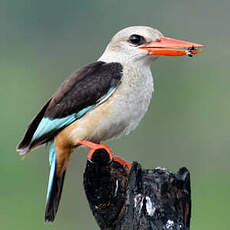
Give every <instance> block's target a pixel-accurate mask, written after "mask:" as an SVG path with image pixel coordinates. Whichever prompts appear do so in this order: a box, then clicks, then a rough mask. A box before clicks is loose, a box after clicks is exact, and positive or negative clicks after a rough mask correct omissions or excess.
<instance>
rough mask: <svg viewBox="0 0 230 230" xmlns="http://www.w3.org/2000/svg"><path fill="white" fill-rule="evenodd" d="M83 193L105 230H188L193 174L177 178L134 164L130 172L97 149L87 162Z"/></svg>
mask: <svg viewBox="0 0 230 230" xmlns="http://www.w3.org/2000/svg"><path fill="white" fill-rule="evenodd" d="M124 162H125V161H124ZM84 189H85V193H86V196H87V199H88V202H89V205H90V208H91V210H92V213H93V215H94V217H95V219H96V221H97V223H98V225H99V227H100V229H102V230H189V226H190V218H191V189H190V173H189V171H188V170H187V169H186V168H184V167H183V168H181V169H180V170H179V171H178V172H177V173H176V174H175V173H173V172H171V171H169V170H167V169H166V168H161V167H157V168H155V169H142V167H141V165H140V164H139V163H137V162H133V165H132V167H131V169H130V170H127V167H125V165H123V164H122V163H121V161H117V160H116V158H114V159H112V160H111V159H110V157H109V155H108V152H107V151H106V149H97V150H95V152H94V153H93V155H92V158H91V159H90V160H89V159H88V161H87V165H86V169H85V172H84Z"/></svg>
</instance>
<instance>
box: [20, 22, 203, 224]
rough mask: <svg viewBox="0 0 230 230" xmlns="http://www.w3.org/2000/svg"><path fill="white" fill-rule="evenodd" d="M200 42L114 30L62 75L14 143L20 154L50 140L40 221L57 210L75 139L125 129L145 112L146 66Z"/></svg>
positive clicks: (144, 30) (144, 29)
mask: <svg viewBox="0 0 230 230" xmlns="http://www.w3.org/2000/svg"><path fill="white" fill-rule="evenodd" d="M201 47H202V45H200V44H196V43H192V42H187V41H182V40H176V39H172V38H168V37H165V36H163V34H162V33H161V32H159V31H158V30H157V29H153V28H151V27H148V26H131V27H127V28H125V29H122V30H121V31H119V32H118V33H116V34H115V35H114V37H113V38H112V40H111V41H110V42H109V44H108V45H107V47H106V49H105V51H104V52H103V54H102V55H101V57H100V58H99V59H98V60H97V61H96V62H93V63H91V64H88V65H86V66H84V67H82V68H80V69H79V70H77V71H76V72H74V73H73V74H72V75H70V77H69V78H68V79H67V80H65V81H64V82H63V83H62V85H61V86H60V88H59V89H58V90H57V91H56V93H54V94H53V96H51V97H50V99H49V100H48V102H47V103H46V104H45V105H44V106H43V107H42V108H41V110H40V112H38V114H37V115H36V116H35V117H34V118H33V119H32V121H31V122H30V124H29V126H28V128H27V130H26V132H25V134H24V137H23V139H22V140H21V142H20V143H19V144H18V146H17V151H19V152H20V155H22V156H26V155H27V154H28V153H30V152H31V151H33V150H34V149H36V148H37V147H39V146H41V145H43V144H49V163H50V175H49V183H48V190H47V199H46V210H45V221H46V222H53V221H54V219H55V216H56V213H57V210H58V206H59V202H60V198H61V193H62V188H63V183H64V178H65V174H66V169H67V165H68V162H69V160H70V158H71V155H72V153H73V151H74V149H75V148H78V147H79V146H80V145H81V142H80V141H78V140H87V141H89V142H92V143H94V144H96V145H97V144H98V145H100V143H101V142H102V141H105V140H107V139H111V138H113V137H118V136H120V135H121V134H128V133H130V131H132V130H134V129H135V128H136V127H137V125H138V124H139V122H140V121H141V119H142V118H143V116H144V114H145V113H146V112H147V110H148V107H149V104H150V100H151V97H152V93H153V91H154V88H153V78H152V74H151V70H150V65H151V63H152V61H154V60H156V59H157V58H158V57H159V56H161V55H163V56H184V55H187V56H192V55H194V54H197V53H200V52H201V49H200V48H201Z"/></svg>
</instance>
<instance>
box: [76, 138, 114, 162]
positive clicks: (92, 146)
mask: <svg viewBox="0 0 230 230" xmlns="http://www.w3.org/2000/svg"><path fill="white" fill-rule="evenodd" d="M76 141H77V143H79V144H80V145H84V146H87V147H89V148H90V152H89V154H88V159H89V160H91V159H92V157H93V154H94V152H95V151H96V150H97V149H105V150H106V152H107V153H108V154H109V157H110V160H112V159H113V153H112V151H111V150H110V148H109V147H108V146H107V145H103V144H96V143H93V142H91V141H86V140H79V139H78V138H76Z"/></svg>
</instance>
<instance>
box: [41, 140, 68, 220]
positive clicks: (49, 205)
mask: <svg viewBox="0 0 230 230" xmlns="http://www.w3.org/2000/svg"><path fill="white" fill-rule="evenodd" d="M56 161H57V154H56V150H55V146H54V140H52V141H51V142H50V152H49V162H50V175H49V184H48V190H47V197H46V210H45V221H46V222H53V221H54V219H55V216H56V214H57V211H58V206H59V202H60V199H61V193H62V188H63V183H64V179H65V172H66V171H64V172H63V173H62V175H61V176H60V177H59V176H57V175H56Z"/></svg>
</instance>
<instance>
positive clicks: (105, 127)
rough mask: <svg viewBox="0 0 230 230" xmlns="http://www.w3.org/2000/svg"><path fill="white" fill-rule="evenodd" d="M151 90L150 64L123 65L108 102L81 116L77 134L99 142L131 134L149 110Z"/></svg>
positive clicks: (75, 132) (76, 130)
mask: <svg viewBox="0 0 230 230" xmlns="http://www.w3.org/2000/svg"><path fill="white" fill-rule="evenodd" d="M152 92H153V79H152V75H151V71H150V69H149V68H147V67H146V68H144V70H143V67H142V69H138V68H135V69H133V68H129V67H126V68H124V69H123V76H122V83H121V84H120V86H119V87H118V88H117V90H116V91H115V92H114V93H113V95H112V96H111V97H110V98H109V99H108V100H107V101H106V102H104V103H103V104H101V105H100V106H98V107H97V108H96V109H94V110H93V111H91V112H89V113H88V114H86V115H85V116H84V117H83V118H81V119H80V120H79V122H78V125H77V126H76V128H75V129H74V131H73V132H74V135H76V136H77V137H79V138H87V139H89V140H91V141H94V142H100V141H103V140H106V139H110V138H113V137H116V136H119V135H121V134H122V133H125V134H128V133H129V132H130V131H132V130H134V129H135V128H136V127H137V125H138V124H139V122H140V121H141V119H142V118H143V116H144V114H145V113H146V111H147V110H148V106H149V104H150V100H151V97H152Z"/></svg>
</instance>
